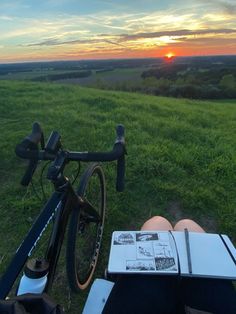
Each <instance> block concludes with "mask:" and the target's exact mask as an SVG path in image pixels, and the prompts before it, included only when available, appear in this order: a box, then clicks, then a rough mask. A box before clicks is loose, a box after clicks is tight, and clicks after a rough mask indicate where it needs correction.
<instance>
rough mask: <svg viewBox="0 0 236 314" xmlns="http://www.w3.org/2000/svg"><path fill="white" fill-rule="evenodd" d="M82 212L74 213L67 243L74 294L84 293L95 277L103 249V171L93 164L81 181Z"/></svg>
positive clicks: (76, 209) (69, 273)
mask: <svg viewBox="0 0 236 314" xmlns="http://www.w3.org/2000/svg"><path fill="white" fill-rule="evenodd" d="M77 194H78V197H79V198H80V200H79V202H80V206H79V208H75V209H74V210H73V211H72V214H71V219H70V224H69V229H68V243H67V254H66V259H67V275H68V280H69V284H70V287H71V289H72V290H73V291H78V290H83V289H85V288H86V287H87V286H88V284H89V283H90V280H91V278H92V276H93V273H94V270H95V267H96V263H97V259H98V254H99V250H100V246H101V240H102V233H103V226H104V217H105V206H106V194H105V178H104V174H103V171H102V168H101V167H100V166H99V165H98V164H96V163H95V164H92V165H91V166H89V167H88V168H87V170H86V171H85V172H84V174H83V175H82V177H81V181H80V184H79V188H78V191H77Z"/></svg>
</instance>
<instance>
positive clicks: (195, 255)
mask: <svg viewBox="0 0 236 314" xmlns="http://www.w3.org/2000/svg"><path fill="white" fill-rule="evenodd" d="M108 272H110V273H150V274H162V275H163V274H165V275H167V274H173V275H178V274H179V275H181V276H194V277H209V278H225V279H236V249H235V248H234V246H233V244H232V242H231V241H230V239H229V238H228V237H227V236H226V235H219V234H211V233H197V232H188V231H187V230H185V231H184V232H181V231H115V232H113V234H112V243H111V251H110V257H109V264H108Z"/></svg>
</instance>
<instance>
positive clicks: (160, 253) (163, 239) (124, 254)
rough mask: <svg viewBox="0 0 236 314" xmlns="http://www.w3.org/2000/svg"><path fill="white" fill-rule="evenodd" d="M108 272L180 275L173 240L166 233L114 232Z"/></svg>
mask: <svg viewBox="0 0 236 314" xmlns="http://www.w3.org/2000/svg"><path fill="white" fill-rule="evenodd" d="M108 272H110V273H127V272H129V273H140V272H142V273H162V274H163V273H167V274H176V273H178V263H177V254H176V249H175V244H174V241H173V239H172V236H171V235H170V234H169V232H165V231H163V232H162V231H159V232H157V231H115V232H113V235H112V243H111V251H110V257H109V264H108Z"/></svg>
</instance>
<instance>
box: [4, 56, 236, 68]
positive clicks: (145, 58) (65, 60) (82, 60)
mask: <svg viewBox="0 0 236 314" xmlns="http://www.w3.org/2000/svg"><path fill="white" fill-rule="evenodd" d="M232 56H235V57H236V54H235V53H233V54H209V55H190V56H189V55H186V56H174V59H180V58H208V57H232ZM164 58H165V56H161V57H143V58H135V57H134V58H132V57H131V58H106V59H101V58H99V59H70V60H68V59H60V60H56V59H55V60H31V61H9V62H7V61H6V62H1V61H0V66H1V65H5V64H24V63H26V64H28V63H49V62H93V61H97V62H99V61H101V62H102V61H118V60H147V59H153V60H155V59H164Z"/></svg>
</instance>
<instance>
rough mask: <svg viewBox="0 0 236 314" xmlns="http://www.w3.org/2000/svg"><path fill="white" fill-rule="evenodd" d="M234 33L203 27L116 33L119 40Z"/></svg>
mask: <svg viewBox="0 0 236 314" xmlns="http://www.w3.org/2000/svg"><path fill="white" fill-rule="evenodd" d="M232 33H236V29H204V30H196V31H192V30H188V29H182V30H176V31H162V32H151V33H138V34H131V35H128V34H122V35H117V37H119V38H120V40H121V41H129V40H137V39H141V38H159V37H163V36H171V37H175V36H177V37H178V36H193V35H195V36H198V35H208V34H214V35H216V34H232Z"/></svg>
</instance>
